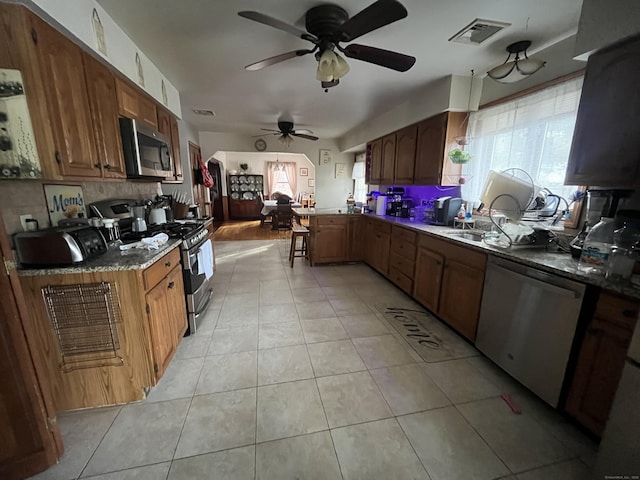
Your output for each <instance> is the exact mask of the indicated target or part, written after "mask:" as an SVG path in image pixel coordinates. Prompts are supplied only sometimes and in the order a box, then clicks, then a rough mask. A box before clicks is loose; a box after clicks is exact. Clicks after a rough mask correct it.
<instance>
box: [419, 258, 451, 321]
mask: <svg viewBox="0 0 640 480" xmlns="http://www.w3.org/2000/svg"><path fill="white" fill-rule="evenodd" d="M443 269H444V257H443V256H442V255H440V254H439V253H436V252H433V251H431V250H427V249H426V248H419V249H418V255H417V257H416V269H415V276H414V280H413V296H414V298H415V299H416V300H418V301H419V302H420V303H422V304H423V305H424V306H425V307H427V308H428V309H429V310H431V311H432V312H437V311H438V300H439V299H440V285H441V281H442V270H443Z"/></svg>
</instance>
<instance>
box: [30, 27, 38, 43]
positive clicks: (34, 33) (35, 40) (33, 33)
mask: <svg viewBox="0 0 640 480" xmlns="http://www.w3.org/2000/svg"><path fill="white" fill-rule="evenodd" d="M31 40H33V43H34V44H36V45H38V32H37V31H36V29H35V28H32V29H31Z"/></svg>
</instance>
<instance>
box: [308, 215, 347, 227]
mask: <svg viewBox="0 0 640 480" xmlns="http://www.w3.org/2000/svg"><path fill="white" fill-rule="evenodd" d="M348 221H349V219H348V218H347V217H346V216H344V215H328V216H325V215H320V216H318V217H317V219H316V223H317V224H318V226H320V225H347V223H348Z"/></svg>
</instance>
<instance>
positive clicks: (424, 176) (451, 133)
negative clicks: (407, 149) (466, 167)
mask: <svg viewBox="0 0 640 480" xmlns="http://www.w3.org/2000/svg"><path fill="white" fill-rule="evenodd" d="M466 132H467V113H465V112H444V113H441V114H439V115H435V116H433V117H430V118H427V119H426V120H423V121H422V122H420V123H419V124H418V140H417V148H416V157H415V158H416V162H415V170H414V183H415V184H416V185H458V184H459V180H460V177H461V174H462V165H456V164H454V163H453V162H452V161H451V160H450V159H449V157H448V152H449V150H451V149H452V148H458V146H457V144H456V141H455V138H456V137H461V136H464V135H466Z"/></svg>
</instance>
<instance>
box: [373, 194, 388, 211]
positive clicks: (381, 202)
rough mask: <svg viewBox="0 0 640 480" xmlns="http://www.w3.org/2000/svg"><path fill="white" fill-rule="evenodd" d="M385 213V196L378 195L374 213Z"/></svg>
mask: <svg viewBox="0 0 640 480" xmlns="http://www.w3.org/2000/svg"><path fill="white" fill-rule="evenodd" d="M386 214H387V196H386V195H378V199H377V200H376V215H386Z"/></svg>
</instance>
